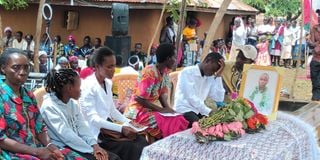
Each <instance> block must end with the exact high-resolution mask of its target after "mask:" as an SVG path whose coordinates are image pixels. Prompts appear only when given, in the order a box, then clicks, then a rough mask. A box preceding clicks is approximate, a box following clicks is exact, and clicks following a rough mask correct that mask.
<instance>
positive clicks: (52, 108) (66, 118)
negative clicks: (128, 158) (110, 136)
mask: <svg viewBox="0 0 320 160" xmlns="http://www.w3.org/2000/svg"><path fill="white" fill-rule="evenodd" d="M46 83H47V84H46V91H47V92H48V94H46V95H45V96H44V101H43V103H42V106H41V109H40V112H41V115H42V117H43V119H44V121H45V122H46V124H47V126H48V134H49V136H50V138H51V139H52V143H53V144H55V145H57V146H58V147H64V146H67V147H68V148H70V149H71V150H72V151H74V152H77V153H78V154H80V155H81V156H82V157H84V158H87V159H99V160H100V159H101V160H105V159H108V154H107V152H106V151H104V150H103V149H102V148H100V147H99V145H98V143H97V140H96V139H95V137H94V136H93V134H92V133H91V132H90V130H89V126H88V125H87V124H86V123H85V120H84V118H83V116H82V114H81V112H80V109H79V107H78V103H77V102H76V101H75V100H77V99H79V97H80V84H81V80H80V77H79V75H78V74H77V73H76V71H74V70H72V69H60V70H58V71H56V70H51V71H50V73H49V74H48V75H47V78H46ZM114 156H115V157H117V156H116V155H114ZM111 157H112V158H109V159H114V158H113V156H111Z"/></svg>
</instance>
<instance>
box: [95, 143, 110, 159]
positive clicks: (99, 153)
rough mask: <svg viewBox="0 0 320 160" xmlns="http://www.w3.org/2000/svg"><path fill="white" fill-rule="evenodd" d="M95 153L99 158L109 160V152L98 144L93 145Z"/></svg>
mask: <svg viewBox="0 0 320 160" xmlns="http://www.w3.org/2000/svg"><path fill="white" fill-rule="evenodd" d="M93 155H94V157H95V158H96V159H97V160H108V159H109V156H108V152H106V151H105V150H104V149H102V148H101V147H100V146H99V145H98V144H94V145H93Z"/></svg>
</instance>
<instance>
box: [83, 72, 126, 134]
mask: <svg viewBox="0 0 320 160" xmlns="http://www.w3.org/2000/svg"><path fill="white" fill-rule="evenodd" d="M105 84H106V87H105V89H104V88H102V87H101V85H100V84H99V82H98V80H97V78H96V75H95V73H94V74H92V75H90V76H89V77H87V78H86V79H84V80H82V83H81V97H80V106H81V110H82V113H83V114H84V117H85V119H86V120H87V121H88V123H89V124H90V126H89V127H90V129H91V131H92V133H93V134H94V136H95V138H96V139H98V135H99V133H100V129H101V128H105V129H109V130H113V131H117V132H121V131H122V125H120V124H116V123H113V122H110V121H107V119H108V118H110V119H112V120H116V121H118V122H122V123H125V122H130V120H129V119H128V118H126V117H125V116H124V115H122V114H121V113H120V112H119V111H118V110H117V109H116V107H115V105H114V103H113V99H112V98H113V97H112V90H111V88H112V81H111V80H110V79H105ZM105 90H106V91H105Z"/></svg>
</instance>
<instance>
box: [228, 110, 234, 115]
mask: <svg viewBox="0 0 320 160" xmlns="http://www.w3.org/2000/svg"><path fill="white" fill-rule="evenodd" d="M228 111H229V113H230V114H231V115H232V116H235V115H236V113H235V112H234V111H233V110H232V109H228Z"/></svg>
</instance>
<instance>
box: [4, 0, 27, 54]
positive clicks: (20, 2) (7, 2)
mask: <svg viewBox="0 0 320 160" xmlns="http://www.w3.org/2000/svg"><path fill="white" fill-rule="evenodd" d="M0 6H3V7H4V8H5V9H6V10H10V9H11V10H13V9H19V8H25V7H27V6H28V0H0ZM0 38H2V18H1V14H0ZM0 50H1V49H0Z"/></svg>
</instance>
